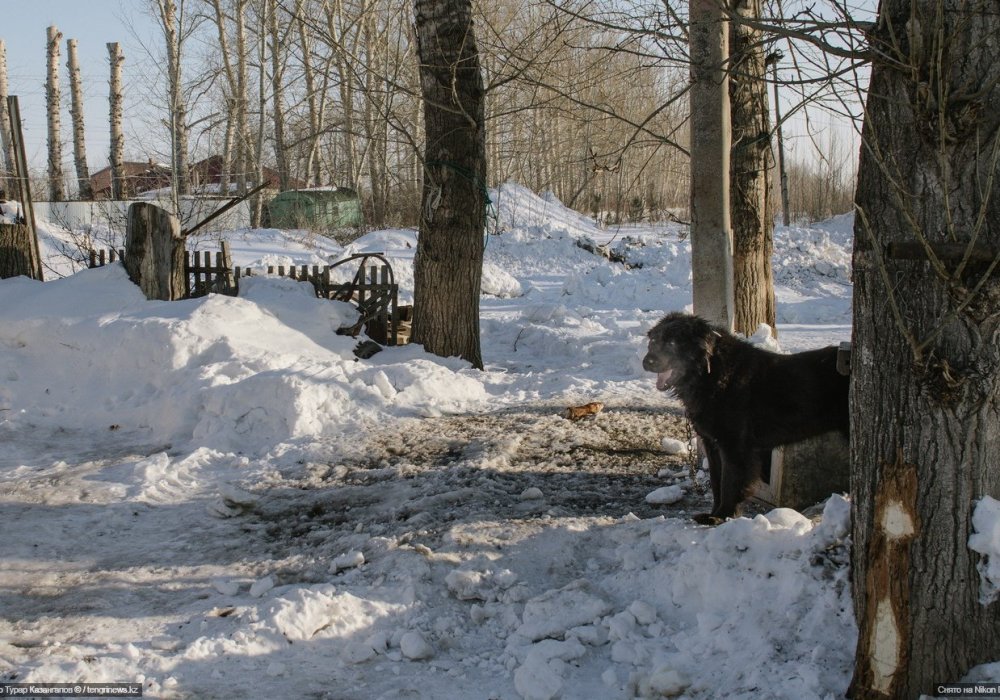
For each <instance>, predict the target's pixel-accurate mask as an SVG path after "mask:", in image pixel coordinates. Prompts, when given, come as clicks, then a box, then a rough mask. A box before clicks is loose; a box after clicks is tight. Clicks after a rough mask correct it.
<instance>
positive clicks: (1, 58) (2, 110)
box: [0, 39, 14, 174]
mask: <svg viewBox="0 0 1000 700" xmlns="http://www.w3.org/2000/svg"><path fill="white" fill-rule="evenodd" d="M7 93H8V87H7V43H6V42H5V41H4V40H3V39H0V155H2V158H3V169H4V173H5V174H8V173H13V172H14V138H13V136H12V134H11V131H10V129H11V124H10V113H9V112H8V111H7Z"/></svg>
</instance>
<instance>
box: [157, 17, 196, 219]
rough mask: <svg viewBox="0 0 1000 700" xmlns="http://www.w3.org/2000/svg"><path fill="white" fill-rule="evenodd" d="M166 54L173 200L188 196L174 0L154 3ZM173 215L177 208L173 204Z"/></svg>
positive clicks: (179, 30) (178, 27) (178, 20)
mask: <svg viewBox="0 0 1000 700" xmlns="http://www.w3.org/2000/svg"><path fill="white" fill-rule="evenodd" d="M156 2H157V7H158V9H159V11H160V22H161V26H162V28H163V37H164V41H165V43H166V51H167V93H168V95H169V100H170V151H171V167H172V171H173V181H174V188H173V190H174V193H173V194H174V198H175V200H176V198H177V197H179V196H183V195H186V194H188V193H189V192H190V189H191V181H190V173H189V172H188V156H187V124H186V122H185V119H186V112H187V109H186V107H185V105H184V86H183V83H182V79H181V43H182V42H181V34H182V27H181V18H178V16H177V4H176V2H175V1H174V0H156ZM174 207H175V211H176V209H177V207H178V205H177V202H176V201H175V202H174Z"/></svg>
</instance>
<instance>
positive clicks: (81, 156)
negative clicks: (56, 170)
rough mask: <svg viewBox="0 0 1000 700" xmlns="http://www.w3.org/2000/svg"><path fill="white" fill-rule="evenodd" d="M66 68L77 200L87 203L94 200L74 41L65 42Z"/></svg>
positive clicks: (81, 90)
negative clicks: (88, 165)
mask: <svg viewBox="0 0 1000 700" xmlns="http://www.w3.org/2000/svg"><path fill="white" fill-rule="evenodd" d="M66 67H67V68H68V69H69V84H70V98H71V105H72V107H71V108H70V115H71V116H72V118H73V163H74V165H75V166H76V181H77V189H78V194H77V196H78V199H81V200H83V201H89V200H91V199H93V198H94V190H93V188H91V186H90V170H89V169H88V168H87V141H86V137H85V132H84V129H83V79H82V78H81V77H80V61H79V60H78V59H77V56H76V39H69V40H68V41H67V42H66Z"/></svg>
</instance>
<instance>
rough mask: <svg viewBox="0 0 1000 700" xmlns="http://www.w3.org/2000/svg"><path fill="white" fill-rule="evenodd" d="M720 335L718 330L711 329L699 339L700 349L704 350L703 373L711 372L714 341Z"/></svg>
mask: <svg viewBox="0 0 1000 700" xmlns="http://www.w3.org/2000/svg"><path fill="white" fill-rule="evenodd" d="M721 337H722V334H721V333H719V331H712V332H711V333H709V334H708V335H706V336H705V337H703V338H702V339H701V349H702V350H704V351H705V373H706V374H711V373H712V355H714V354H715V343H716V341H717V340H718V339H719V338H721Z"/></svg>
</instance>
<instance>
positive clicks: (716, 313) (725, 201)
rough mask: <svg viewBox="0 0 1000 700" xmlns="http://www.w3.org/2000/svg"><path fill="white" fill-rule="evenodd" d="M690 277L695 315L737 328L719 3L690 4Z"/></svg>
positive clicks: (724, 31) (725, 40)
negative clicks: (734, 320) (734, 322)
mask: <svg viewBox="0 0 1000 700" xmlns="http://www.w3.org/2000/svg"><path fill="white" fill-rule="evenodd" d="M690 16H691V27H690V34H689V36H690V43H691V98H690V99H691V274H692V278H693V289H692V295H693V301H694V312H695V313H696V314H698V315H699V316H702V317H704V318H706V319H708V320H709V321H711V322H712V323H716V324H718V325H720V326H723V327H724V328H728V329H730V330H731V329H732V327H733V234H732V227H731V225H730V216H729V150H730V142H731V140H732V133H731V131H732V128H731V125H730V112H729V79H728V77H727V73H726V62H727V60H728V55H729V29H728V22H727V21H726V15H725V10H724V9H723V7H722V3H721V1H720V0H690Z"/></svg>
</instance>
